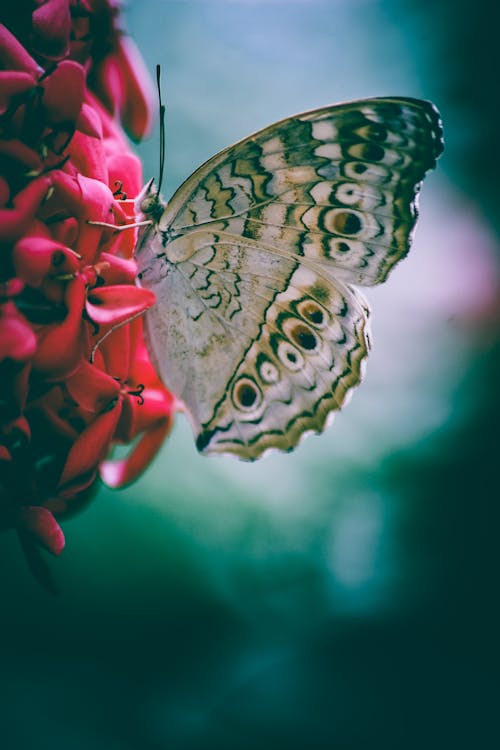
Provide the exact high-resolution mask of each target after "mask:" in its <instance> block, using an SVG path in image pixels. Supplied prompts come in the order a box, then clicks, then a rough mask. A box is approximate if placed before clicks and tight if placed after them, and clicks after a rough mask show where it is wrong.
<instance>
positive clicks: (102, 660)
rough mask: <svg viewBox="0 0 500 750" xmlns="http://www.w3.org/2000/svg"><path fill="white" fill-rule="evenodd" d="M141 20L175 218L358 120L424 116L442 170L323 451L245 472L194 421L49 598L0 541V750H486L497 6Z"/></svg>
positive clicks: (492, 681)
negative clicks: (284, 146) (161, 98)
mask: <svg viewBox="0 0 500 750" xmlns="http://www.w3.org/2000/svg"><path fill="white" fill-rule="evenodd" d="M126 21H127V28H128V30H129V31H130V32H131V33H132V35H133V36H134V38H135V39H136V41H137V42H138V44H139V46H140V48H141V50H142V52H143V54H144V57H145V59H146V62H147V65H148V67H149V69H150V70H151V71H153V70H154V65H155V64H156V63H157V62H160V63H161V64H162V67H163V85H164V90H165V98H166V101H167V188H166V190H165V193H166V194H167V195H169V194H170V193H171V192H172V190H173V189H174V188H175V187H176V186H177V185H178V184H179V183H180V181H181V180H182V179H183V178H185V177H186V176H187V174H188V173H189V172H190V171H192V169H194V168H195V167H196V166H197V165H198V164H199V163H200V162H201V161H203V160H204V159H206V158H208V157H209V156H211V155H212V154H213V153H214V152H215V151H216V150H218V149H220V148H222V147H224V146H226V145H228V144H229V143H230V142H232V141H234V140H236V139H238V138H240V137H243V136H245V135H247V134H248V133H249V132H251V131H252V130H255V129H257V128H260V127H262V126H264V125H266V124H269V123H271V122H272V121H274V120H276V119H279V118H282V117H284V116H286V115H287V114H291V113H293V112H297V111H300V110H303V109H307V108H311V107H314V106H319V105H322V104H327V103H330V102H335V101H341V100H343V99H352V98H358V97H363V96H373V95H384V94H388V95H397V94H404V95H410V96H417V97H425V98H429V99H432V100H434V101H435V102H436V103H437V104H438V106H439V107H440V109H441V112H442V115H443V119H444V126H445V137H446V142H447V148H446V151H445V154H444V156H443V158H442V160H441V161H440V164H439V168H438V170H437V172H436V173H434V174H432V175H431V176H430V177H429V178H428V179H427V181H426V183H425V185H424V189H423V193H422V198H421V203H420V208H421V219H420V222H419V225H418V227H417V232H416V237H415V242H414V247H413V250H412V253H411V254H410V257H409V258H408V259H407V260H406V261H404V263H403V264H402V265H401V266H399V267H398V268H397V269H396V270H395V271H394V273H393V274H392V276H391V278H390V280H389V281H388V282H387V284H385V285H383V287H381V288H378V289H372V290H368V293H367V296H368V298H369V300H370V301H371V303H372V307H373V329H374V331H373V333H374V351H373V355H372V357H371V360H370V362H369V364H368V371H367V376H366V380H365V382H364V384H363V385H362V387H361V388H360V389H359V391H358V392H357V393H356V394H355V395H354V398H353V401H352V403H351V404H350V405H349V406H348V407H347V409H346V410H345V411H344V412H343V413H342V414H341V415H339V416H338V417H337V419H336V422H335V424H334V426H333V428H332V429H331V430H330V431H328V432H327V433H326V434H325V435H323V436H321V437H315V438H310V439H309V440H307V441H306V442H305V443H304V444H303V445H302V446H301V447H300V448H299V449H298V450H297V452H296V453H294V454H293V455H291V456H290V455H288V456H281V455H277V456H270V457H268V458H266V459H264V460H262V461H261V462H259V463H258V464H255V465H246V464H243V463H240V462H237V461H234V460H231V459H229V458H228V459H225V458H224V459H219V460H218V459H204V458H201V457H199V456H198V455H197V454H196V452H195V449H194V446H193V441H192V437H191V434H190V429H189V427H188V426H187V424H186V423H185V421H184V420H183V419H182V418H179V420H178V424H177V425H176V428H175V430H174V432H173V435H172V436H171V438H170V439H169V441H168V442H167V443H166V444H165V447H164V450H163V452H162V454H161V455H160V456H159V458H158V459H157V460H156V462H155V464H154V466H153V467H152V469H150V470H149V471H148V472H147V473H146V475H145V476H144V477H143V478H142V479H141V480H140V481H139V482H137V484H135V485H134V486H133V487H131V488H130V489H128V490H126V491H122V492H111V491H108V490H105V489H101V490H100V491H99V493H98V495H97V497H96V500H95V502H94V503H93V504H92V505H91V506H90V508H89V509H87V510H86V511H85V512H84V513H83V514H81V515H79V516H77V517H76V518H75V519H74V520H72V521H70V522H67V523H66V524H65V527H64V530H65V534H66V539H67V549H66V551H65V552H64V554H63V556H62V558H61V559H59V560H56V561H52V560H51V561H50V562H51V565H52V568H53V571H54V573H55V576H56V578H57V580H58V582H59V586H60V588H61V592H62V593H61V596H59V597H58V598H53V597H51V596H50V595H48V594H46V593H45V592H44V591H42V590H40V589H39V588H38V586H37V584H36V583H35V582H34V581H33V580H32V578H31V577H30V574H29V572H28V570H27V566H26V564H25V562H24V559H23V557H22V554H21V551H20V549H19V547H18V544H17V542H16V539H15V537H14V535H4V536H2V540H1V542H2V544H1V551H0V565H1V570H2V580H1V584H0V585H1V596H2V598H1V601H2V605H1V611H0V634H1V636H2V637H1V640H0V643H1V654H0V738H2V739H1V740H0V743H1V746H2V748H6V750H7V749H8V750H10V749H11V748H15V749H16V750H17V749H18V748H19V749H20V750H25V749H26V748H41V749H44V748H51V750H59V749H64V750H84V749H85V750H86V749H87V748H93V750H136V749H137V750H140V749H145V750H181V749H182V750H191V749H193V750H194V749H195V748H199V749H200V750H202V749H205V748H207V749H210V750H212V748H220V749H221V750H226V749H227V750H229V749H231V750H239V749H240V748H241V749H242V750H253V749H254V748H263V749H264V750H266V748H286V749H288V748H290V749H293V750H294V749H295V748H311V749H312V750H322V749H323V748H324V749H325V750H326V749H330V748H331V749H332V750H334V749H335V750H337V749H339V750H344V749H345V750H361V749H364V748H376V749H378V748H381V749H382V748H383V749H384V750H387V749H389V748H405V749H406V748H419V749H420V748H426V749H429V748H432V749H434V748H480V749H481V750H483V749H485V748H493V747H497V746H498V745H497V744H496V743H497V742H499V741H500V736H499V734H498V732H497V728H498V727H497V725H498V722H499V700H498V699H499V692H498V691H499V660H498V656H499V651H498V646H497V642H498V625H499V618H498V607H497V600H498V595H499V594H498V583H497V579H498V571H499V554H498V546H499V545H498V537H499V530H500V513H499V510H498V507H499V494H500V493H499V491H498V477H497V466H498V431H499V427H498V425H499V403H500V399H499V395H498V389H499V385H498V384H499V346H498V342H499V319H500V315H499V311H500V305H499V304H498V299H497V298H496V292H497V289H498V286H497V282H498V255H497V252H498V247H497V240H496V236H497V231H498V228H499V227H498V224H499V218H498V206H499V192H500V191H499V174H500V158H499V153H500V149H499V148H498V129H499V128H498V123H499V121H500V120H499V97H498V71H499V64H498V55H497V49H498V40H497V30H498V23H497V19H496V13H495V5H494V4H493V3H488V2H476V3H472V2H465V0H455V1H454V2H452V1H451V0H450V1H449V2H446V1H445V0H434V1H433V2H431V1H430V0H419V2H413V1H412V0H380V1H378V2H377V1H376V0H373V2H370V1H369V0H364V1H362V0H330V1H328V0H325V1H324V2H322V1H321V0H317V1H314V0H296V1H295V2H291V1H290V2H279V1H278V0H267V1H264V0H262V2H259V1H258V0H253V1H252V0H247V1H244V0H240V1H237V0H233V1H232V2H231V1H230V0H226V1H225V2H224V1H223V0H206V1H205V2H201V0H200V1H198V2H195V1H190V0H184V2H181V1H179V2H173V1H167V0H144V1H142V2H139V0H137V1H136V0H130V2H129V4H128V9H127V13H126ZM157 143H158V135H157V131H156V132H155V134H154V135H153V138H152V139H151V141H150V142H149V143H147V144H144V145H141V146H140V148H139V151H140V153H141V156H142V157H143V159H144V165H145V176H146V177H149V176H153V175H155V174H156V173H157V161H158V159H157Z"/></svg>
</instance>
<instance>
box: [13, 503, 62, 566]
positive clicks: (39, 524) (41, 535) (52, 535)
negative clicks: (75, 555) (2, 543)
mask: <svg viewBox="0 0 500 750" xmlns="http://www.w3.org/2000/svg"><path fill="white" fill-rule="evenodd" d="M18 525H19V528H20V530H22V531H25V532H28V533H29V534H30V535H31V536H33V537H34V538H35V541H36V542H37V543H38V544H41V545H42V547H45V549H46V550H48V552H52V554H53V555H60V554H61V552H62V551H63V549H64V544H65V542H64V534H63V532H62V529H61V527H60V526H59V524H58V523H57V521H56V519H55V518H54V516H53V515H52V513H51V512H50V510H47V509H46V508H42V507H40V506H33V505H25V506H24V507H22V508H21V510H20V512H19V516H18Z"/></svg>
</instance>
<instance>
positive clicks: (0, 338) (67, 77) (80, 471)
mask: <svg viewBox="0 0 500 750" xmlns="http://www.w3.org/2000/svg"><path fill="white" fill-rule="evenodd" d="M20 1H22V0H20ZM30 8H32V12H31V27H30V26H29V24H26V23H25V22H23V23H21V22H18V20H17V18H18V17H17V15H16V13H14V12H13V10H12V9H10V5H9V12H8V13H7V11H0V22H1V21H3V22H4V24H3V25H2V23H0V66H1V67H2V71H1V72H0V242H1V243H2V247H3V258H4V261H2V262H4V263H5V266H4V268H3V271H2V273H3V276H2V278H3V279H4V281H3V283H2V284H1V285H0V376H1V377H2V384H3V390H4V399H3V402H2V403H4V404H5V406H2V407H0V480H1V481H0V485H1V486H2V487H3V488H4V490H2V492H3V494H2V495H0V527H1V528H6V527H15V528H17V530H18V533H19V535H20V538H21V541H22V544H23V548H24V549H25V551H26V553H27V557H28V559H29V561H30V564H31V566H32V568H33V569H34V572H35V574H36V575H37V576H38V577H39V579H40V580H42V581H43V582H44V583H45V585H47V586H49V588H50V587H51V585H52V584H51V583H50V580H49V578H48V574H47V572H46V570H45V568H44V565H43V564H42V562H40V560H41V559H40V558H39V557H37V554H38V553H35V551H34V547H33V544H34V543H36V544H37V545H39V546H41V547H43V548H44V549H46V550H49V551H50V552H52V553H53V554H56V555H57V554H59V553H60V552H61V551H62V549H63V547H64V536H63V532H62V531H61V528H60V526H59V524H58V522H57V520H56V518H57V519H60V518H61V517H63V516H65V515H67V514H69V513H72V512H74V511H75V510H78V509H80V508H81V507H83V505H84V504H85V502H87V500H88V497H89V495H90V493H91V489H92V486H93V485H94V482H95V479H96V477H97V476H98V474H99V472H100V474H101V476H102V478H103V479H104V481H107V482H108V483H109V484H110V485H111V486H113V487H119V486H123V485H124V484H127V483H129V482H130V481H133V479H135V478H136V477H137V476H138V475H139V474H140V473H141V472H142V471H143V470H144V468H145V467H146V466H147V465H148V463H149V462H150V461H151V460H152V458H153V457H154V455H155V454H156V452H157V451H158V449H159V447H160V445H161V443H162V441H163V439H164V438H165V436H166V435H167V434H168V432H169V430H170V429H171V426H172V421H173V414H174V411H175V409H176V403H175V401H174V399H173V397H172V396H171V394H170V393H169V392H168V391H167V390H166V389H165V387H164V386H163V385H162V383H161V382H160V381H159V379H158V377H157V376H156V373H155V372H154V369H153V367H152V365H151V363H150V362H149V359H148V356H147V353H146V349H145V345H144V340H143V334H142V323H141V320H140V316H141V315H142V313H143V312H144V311H145V310H146V309H147V308H148V307H150V306H151V305H152V304H153V303H154V295H153V294H152V293H151V292H149V291H147V290H144V289H141V288H137V287H136V286H135V273H136V268H135V262H134V260H133V259H132V251H133V246H134V242H135V230H134V229H131V230H130V231H125V232H120V233H116V232H113V231H112V229H108V228H105V227H101V226H95V225H93V224H91V223H89V222H93V221H97V222H106V223H108V224H111V225H123V224H127V223H131V222H133V215H132V213H131V208H130V203H125V202H122V201H121V198H122V197H123V195H124V194H126V195H127V196H128V197H134V196H135V195H136V194H137V193H138V192H139V190H140V188H141V185H142V170H141V166H140V162H139V160H138V159H137V157H136V156H135V155H134V154H132V153H131V152H130V150H129V148H128V144H127V140H126V138H125V136H124V134H123V132H122V131H121V129H120V127H119V125H118V122H117V118H122V121H123V122H124V124H125V126H126V127H127V129H128V131H129V133H130V134H131V135H132V136H133V137H134V138H140V137H142V136H143V135H144V134H145V132H146V131H147V129H148V128H149V125H150V102H151V91H152V89H151V85H150V83H149V80H148V79H147V76H145V75H144V71H143V68H142V63H141V62H140V59H139V57H138V53H137V51H136V49H135V47H134V46H133V44H132V43H131V42H130V40H127V39H126V38H124V37H123V35H122V33H121V32H120V30H119V28H118V26H117V23H118V21H117V6H116V3H115V2H114V0H45V2H43V0H37V2H36V3H33V4H30ZM26 17H28V16H27V15H26V14H25V18H26ZM100 51H102V53H101V52H100ZM104 51H105V52H104ZM131 441H134V447H133V449H132V450H131V451H130V452H129V455H128V456H127V457H126V458H125V459H123V460H120V461H113V460H110V459H109V458H108V455H109V451H110V448H111V447H112V446H113V445H114V444H116V443H124V444H127V443H130V442H131ZM37 561H38V562H37Z"/></svg>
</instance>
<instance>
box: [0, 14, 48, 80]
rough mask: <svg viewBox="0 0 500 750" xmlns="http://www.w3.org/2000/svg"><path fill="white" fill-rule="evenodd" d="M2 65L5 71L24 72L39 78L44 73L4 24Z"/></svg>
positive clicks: (1, 29) (0, 32) (0, 35)
mask: <svg viewBox="0 0 500 750" xmlns="http://www.w3.org/2000/svg"><path fill="white" fill-rule="evenodd" d="M0 65H1V66H2V68H4V69H5V70H23V71H24V72H25V73H30V74H31V75H32V76H37V77H38V76H39V75H41V74H42V73H43V68H41V67H40V66H39V65H38V63H37V62H35V60H34V59H33V58H32V57H31V55H30V54H29V53H28V51H27V50H26V49H25V48H24V47H23V45H22V44H21V42H19V41H18V40H17V39H16V37H15V36H14V34H12V33H11V32H10V31H9V29H8V28H7V27H6V26H4V25H3V23H0Z"/></svg>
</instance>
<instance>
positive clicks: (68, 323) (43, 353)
mask: <svg viewBox="0 0 500 750" xmlns="http://www.w3.org/2000/svg"><path fill="white" fill-rule="evenodd" d="M84 299H85V286H84V283H83V281H82V280H81V279H80V278H77V279H75V280H74V281H70V282H69V284H68V286H67V289H66V295H65V302H66V306H67V308H68V314H67V315H66V317H65V319H64V320H63V321H62V322H61V323H54V324H51V325H47V326H44V327H43V328H42V329H40V330H39V331H38V349H37V351H36V354H35V356H34V358H33V367H34V369H36V370H38V371H39V372H42V373H43V374H44V375H45V377H46V378H47V379H50V380H60V379H61V378H64V377H67V376H68V375H70V374H71V373H72V372H74V371H75V370H76V368H77V366H78V363H79V361H80V360H81V359H82V357H83V356H84V354H85V350H86V346H87V340H86V336H85V329H84V327H83V320H82V310H83V305H84Z"/></svg>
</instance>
